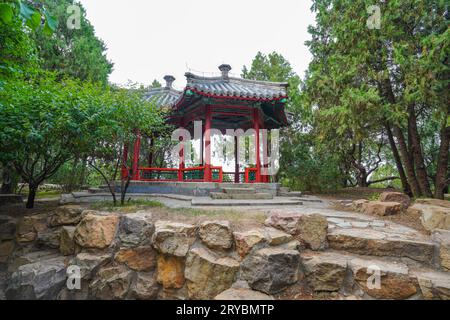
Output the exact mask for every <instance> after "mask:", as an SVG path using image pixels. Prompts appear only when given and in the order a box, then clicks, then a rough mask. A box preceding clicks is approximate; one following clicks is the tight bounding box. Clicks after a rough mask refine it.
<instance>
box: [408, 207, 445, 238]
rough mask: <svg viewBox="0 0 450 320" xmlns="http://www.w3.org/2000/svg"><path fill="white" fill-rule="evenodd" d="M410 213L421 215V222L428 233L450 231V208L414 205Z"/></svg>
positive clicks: (410, 208)
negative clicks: (436, 230) (438, 230)
mask: <svg viewBox="0 0 450 320" xmlns="http://www.w3.org/2000/svg"><path fill="white" fill-rule="evenodd" d="M408 212H410V213H414V214H420V215H421V217H420V221H421V222H422V225H423V227H424V228H425V229H426V230H428V231H433V230H434V229H445V230H450V208H447V207H443V206H436V205H429V204H422V203H417V201H416V203H414V205H412V206H411V207H409V209H408Z"/></svg>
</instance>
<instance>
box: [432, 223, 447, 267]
mask: <svg viewBox="0 0 450 320" xmlns="http://www.w3.org/2000/svg"><path fill="white" fill-rule="evenodd" d="M432 238H433V240H434V241H435V242H436V243H437V244H438V247H439V261H440V265H441V267H442V268H443V269H444V270H447V271H450V231H448V230H441V229H436V230H434V232H433V235H432Z"/></svg>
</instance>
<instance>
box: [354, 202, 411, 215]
mask: <svg viewBox="0 0 450 320" xmlns="http://www.w3.org/2000/svg"><path fill="white" fill-rule="evenodd" d="M402 210H403V204H401V203H400V202H382V201H370V202H367V203H365V204H363V206H362V212H363V213H366V214H372V215H378V216H389V215H393V214H397V213H400V212H402Z"/></svg>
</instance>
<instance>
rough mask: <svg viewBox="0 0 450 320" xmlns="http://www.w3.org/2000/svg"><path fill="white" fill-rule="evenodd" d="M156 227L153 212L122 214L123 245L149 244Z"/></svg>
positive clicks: (120, 230) (121, 234)
mask: <svg viewBox="0 0 450 320" xmlns="http://www.w3.org/2000/svg"><path fill="white" fill-rule="evenodd" d="M154 229H155V227H154V225H153V222H152V214H151V213H148V212H138V213H129V214H126V215H123V216H122V221H121V223H120V229H119V239H120V241H121V242H122V246H138V245H147V244H149V243H150V242H151V238H152V234H153V231H154Z"/></svg>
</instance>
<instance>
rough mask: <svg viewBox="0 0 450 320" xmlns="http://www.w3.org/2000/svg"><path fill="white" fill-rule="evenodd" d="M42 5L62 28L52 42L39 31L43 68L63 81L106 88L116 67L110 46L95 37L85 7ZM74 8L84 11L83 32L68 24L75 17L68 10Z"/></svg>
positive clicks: (61, 0) (67, 0)
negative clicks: (100, 85) (107, 54)
mask: <svg viewBox="0 0 450 320" xmlns="http://www.w3.org/2000/svg"><path fill="white" fill-rule="evenodd" d="M41 2H42V3H43V4H44V5H45V6H46V7H47V8H48V11H49V12H50V13H51V14H52V15H54V16H55V17H56V20H57V23H58V28H57V29H56V31H55V33H54V34H53V36H51V37H50V38H49V37H48V36H46V34H45V32H44V30H42V31H40V30H38V32H37V33H36V34H35V41H36V45H37V48H38V54H39V57H40V58H41V62H42V68H43V69H45V70H50V71H56V72H57V73H58V78H59V79H62V78H64V77H72V78H76V79H80V80H87V81H92V82H100V83H103V84H104V85H106V84H107V82H108V76H109V75H110V74H111V72H112V68H113V64H112V63H111V62H110V61H109V60H108V59H107V57H106V45H105V44H104V43H103V41H102V40H100V39H99V38H97V36H96V35H95V32H94V27H93V26H92V25H91V24H90V22H89V21H88V20H87V18H86V11H85V9H84V7H83V6H82V5H81V3H75V2H74V1H73V0H42V1H41ZM74 4H76V7H78V8H79V10H80V28H77V26H75V27H70V28H69V27H68V23H67V21H68V20H69V18H70V16H71V15H72V14H73V12H70V11H69V12H68V8H69V7H70V6H71V5H74ZM69 26H71V25H70V24H69Z"/></svg>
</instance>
